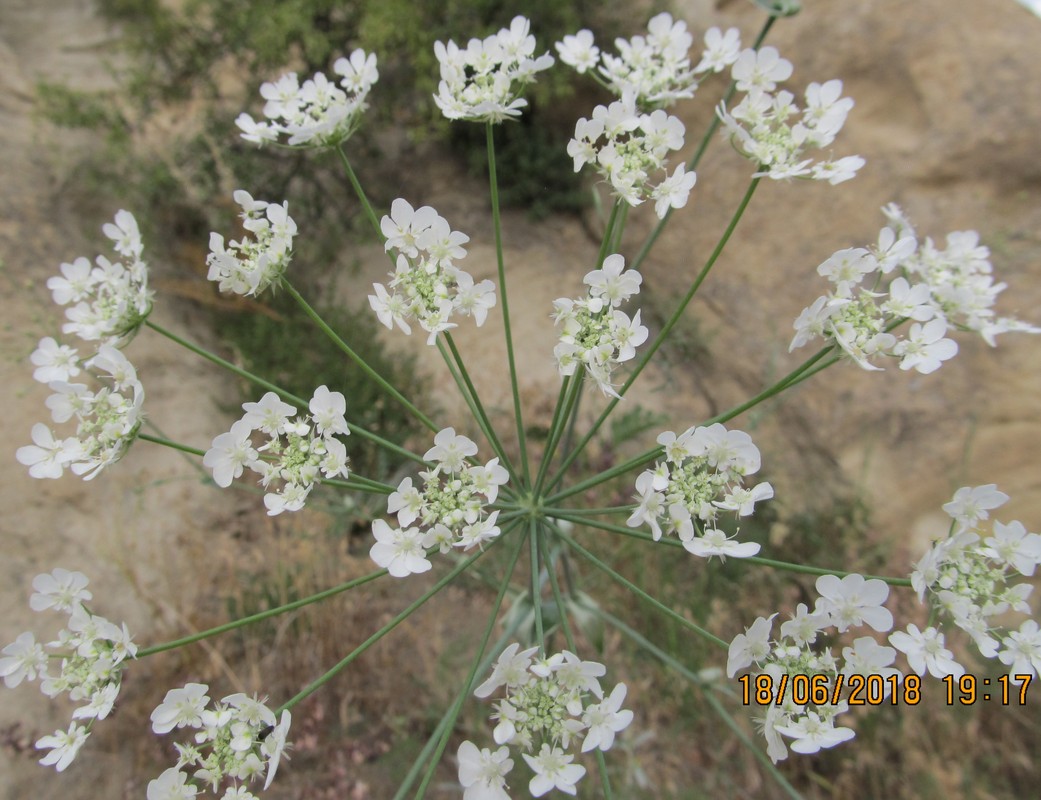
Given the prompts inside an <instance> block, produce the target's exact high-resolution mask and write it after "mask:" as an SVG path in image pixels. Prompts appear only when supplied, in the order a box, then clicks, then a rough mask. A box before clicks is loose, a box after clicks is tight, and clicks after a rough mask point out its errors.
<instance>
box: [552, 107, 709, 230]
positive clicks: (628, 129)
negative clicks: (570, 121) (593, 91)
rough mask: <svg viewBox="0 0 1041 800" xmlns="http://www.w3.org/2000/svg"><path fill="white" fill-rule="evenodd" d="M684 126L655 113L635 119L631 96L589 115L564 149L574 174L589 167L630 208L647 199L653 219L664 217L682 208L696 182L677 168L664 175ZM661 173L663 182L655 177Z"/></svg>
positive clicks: (639, 114) (665, 115) (681, 142)
mask: <svg viewBox="0 0 1041 800" xmlns="http://www.w3.org/2000/svg"><path fill="white" fill-rule="evenodd" d="M683 134H684V127H683V123H682V122H681V121H680V120H679V118H678V117H673V116H670V115H668V114H666V113H665V111H663V110H661V109H658V110H657V111H654V112H652V113H650V114H645V113H640V112H639V111H638V110H637V108H636V100H635V96H634V95H633V94H632V93H630V92H626V93H624V94H623V95H622V99H621V100H617V101H615V102H613V103H611V104H610V105H609V106H602V105H601V106H597V107H596V108H595V109H593V118H592V119H591V120H589V119H585V118H583V119H580V120H579V121H578V122H577V123H576V125H575V136H574V138H573V139H572V140H571V142H570V143H569V144H568V154H569V155H570V156H571V157H572V158H573V159H574V166H575V172H578V171H579V170H580V169H581V168H582V167H583V166H584V165H585V164H593V165H594V166H595V167H596V169H597V171H598V172H599V173H600V174H601V175H602V176H603V177H604V178H605V179H606V180H607V181H608V182H610V184H611V186H612V187H613V188H614V190H615V193H616V194H617V195H618V196H619V197H621V198H622V199H624V200H625V201H626V202H627V203H628V204H629V205H631V206H636V205H639V204H640V203H642V202H643V201H644V200H646V199H648V198H651V199H654V200H655V201H656V203H655V213H656V214H657V215H658V217H664V216H665V214H666V212H667V211H668V209H669V208H682V207H683V206H684V205H686V202H687V197H688V195H689V194H690V190H691V188H693V186H694V182H695V180H696V179H697V176H696V175H695V174H694V173H693V172H687V171H686V167H685V166H684V165H682V164H680V165H679V166H678V167H676V169H675V171H674V172H673V174H672V176H669V174H668V171H667V157H668V154H669V153H670V151H677V150H679V149H681V148H682V147H683ZM662 173H664V176H663V177H658V176H659V175H661V174H662Z"/></svg>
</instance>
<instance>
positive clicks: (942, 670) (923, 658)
mask: <svg viewBox="0 0 1041 800" xmlns="http://www.w3.org/2000/svg"><path fill="white" fill-rule="evenodd" d="M889 643H890V644H891V645H893V647H895V648H896V649H897V650H899V651H900V652H901V653H904V654H905V655H906V656H907V663H908V664H909V665H910V667H911V669H913V670H914V671H915V672H916V673H917V674H918V675H924V674H925V672H926V670H928V671H929V674H930V675H932V676H933V677H935V678H942V677H944V676H946V675H953V676H954V677H956V678H957V677H960V676H962V675H963V674H965V668H964V667H963V666H962V665H961V664H959V663H958V662H957V661H955V660H954V654H953V653H952V652H951V651H950V650H948V649H947V648H945V647H944V646H943V645H944V639H943V634H942V633H940V632H939V631H938V630H936V628H933V627H929V628H926V629H925V630H924V631H922V630H919V629H918V626H917V625H915V624H914V623H911V624H909V625H908V626H907V630H906V632H905V631H894V632H893V633H891V634H889Z"/></svg>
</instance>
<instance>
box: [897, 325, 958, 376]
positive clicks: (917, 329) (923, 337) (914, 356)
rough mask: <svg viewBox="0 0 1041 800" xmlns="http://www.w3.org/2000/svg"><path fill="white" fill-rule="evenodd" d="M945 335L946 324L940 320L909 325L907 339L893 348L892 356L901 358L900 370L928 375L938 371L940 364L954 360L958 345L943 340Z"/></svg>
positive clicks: (951, 341)
mask: <svg viewBox="0 0 1041 800" xmlns="http://www.w3.org/2000/svg"><path fill="white" fill-rule="evenodd" d="M946 333H947V323H946V321H945V320H942V319H934V320H930V321H929V322H926V323H925V324H924V325H923V324H922V323H920V322H916V323H914V324H913V325H911V330H910V332H908V334H907V338H906V339H904V340H903V341H901V342H898V343H897V345H896V347H894V348H893V355H895V356H900V358H901V360H900V369H903V370H908V369H914V370H917V371H918V372H920V373H922V374H923V375H928V374H929V373H931V372H935V371H936V370H937V369H939V368H940V363H941V362H943V361H947V360H948V359H950V358H954V356H956V355H957V354H958V344H957V343H956V342H955V341H953V340H952V339H945V338H944V334H946Z"/></svg>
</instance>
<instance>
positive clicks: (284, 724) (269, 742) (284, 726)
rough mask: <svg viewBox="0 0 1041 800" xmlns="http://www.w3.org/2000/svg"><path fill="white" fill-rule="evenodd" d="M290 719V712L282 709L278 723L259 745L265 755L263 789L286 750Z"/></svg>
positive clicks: (273, 774)
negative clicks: (265, 772)
mask: <svg viewBox="0 0 1041 800" xmlns="http://www.w3.org/2000/svg"><path fill="white" fill-rule="evenodd" d="M262 708H263V710H264V711H268V709H267V707H266V706H263V707H262ZM268 713H269V714H270V713H271V712H270V711H268ZM271 716H272V717H273V716H274V715H273V714H272V715H271ZM292 721H293V716H292V714H290V713H289V711H283V712H282V717H281V719H279V721H278V725H276V726H275V728H274V730H273V731H271V733H269V734H268V736H267V738H266V739H264V743H263V744H262V745H261V746H260V751H261V753H263V754H264V755H265V756H267V777H265V778H264V789H265V790H267V788H268V787H269V786H270V785H271V782H272V781H273V780H274V779H275V773H276V772H278V764H279V761H281V760H282V756H283V754H284V753H285V750H286V746H287V742H286V739H287V738H288V736H289V726H290V724H291V723H292Z"/></svg>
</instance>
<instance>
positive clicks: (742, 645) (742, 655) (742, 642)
mask: <svg viewBox="0 0 1041 800" xmlns="http://www.w3.org/2000/svg"><path fill="white" fill-rule="evenodd" d="M776 616H777V615H776V614H771V615H770V616H769V617H759V618H757V619H756V621H755V622H753V623H752V625H751V627H749V628H747V629H746V630H745V632H744V633H739V634H738V635H737V636H735V637H734V640H733V641H732V642H731V643H730V649H729V651H728V655H727V677H728V678H733V677H734V676H735V675H736V674H737V673H738V671H739V670H742V669H744V668H745V667H750V666H751V665H752V664H753V663H755V664H758V663H760V662H761V661H762V660H763V659H765V658H766V657H767V656H768V655H769V654H770V631H771V630H772V628H773V619H774V617H776Z"/></svg>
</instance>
